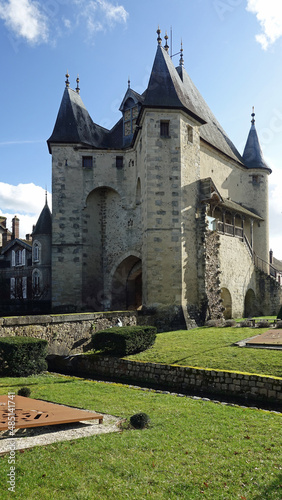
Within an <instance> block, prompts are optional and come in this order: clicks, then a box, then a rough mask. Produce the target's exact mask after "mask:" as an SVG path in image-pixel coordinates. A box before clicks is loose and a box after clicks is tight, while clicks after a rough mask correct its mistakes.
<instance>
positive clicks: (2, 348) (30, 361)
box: [0, 337, 48, 377]
mask: <svg viewBox="0 0 282 500" xmlns="http://www.w3.org/2000/svg"><path fill="white" fill-rule="evenodd" d="M47 345H48V343H47V340H43V339H35V338H32V337H1V338H0V375H2V376H10V377H26V376H29V375H36V374H38V373H40V372H42V371H44V370H47V362H46V361H45V358H46V356H47Z"/></svg>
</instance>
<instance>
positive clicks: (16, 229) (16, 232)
mask: <svg viewBox="0 0 282 500" xmlns="http://www.w3.org/2000/svg"><path fill="white" fill-rule="evenodd" d="M19 237H20V219H18V217H17V216H16V215H15V217H14V218H13V219H12V240H15V239H16V238H19Z"/></svg>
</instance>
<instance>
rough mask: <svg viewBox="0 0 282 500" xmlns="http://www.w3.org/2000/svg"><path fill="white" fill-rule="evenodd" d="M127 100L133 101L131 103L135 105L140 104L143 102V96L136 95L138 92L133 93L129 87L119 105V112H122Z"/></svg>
mask: <svg viewBox="0 0 282 500" xmlns="http://www.w3.org/2000/svg"><path fill="white" fill-rule="evenodd" d="M127 99H133V101H134V102H135V103H136V104H142V103H143V101H144V96H142V95H141V94H138V92H135V90H133V89H131V88H130V87H128V89H127V91H126V93H125V96H124V98H123V100H122V103H121V105H120V108H119V109H120V111H122V110H123V108H124V105H125V103H126V101H127Z"/></svg>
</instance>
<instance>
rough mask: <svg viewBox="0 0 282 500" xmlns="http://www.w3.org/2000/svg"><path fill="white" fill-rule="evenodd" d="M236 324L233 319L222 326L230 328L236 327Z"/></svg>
mask: <svg viewBox="0 0 282 500" xmlns="http://www.w3.org/2000/svg"><path fill="white" fill-rule="evenodd" d="M236 324H237V323H236V321H234V319H227V320H226V321H225V324H224V325H223V326H226V327H232V326H236Z"/></svg>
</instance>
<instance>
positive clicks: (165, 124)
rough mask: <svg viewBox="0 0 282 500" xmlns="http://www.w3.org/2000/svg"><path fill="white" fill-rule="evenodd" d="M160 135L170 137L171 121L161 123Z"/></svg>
mask: <svg viewBox="0 0 282 500" xmlns="http://www.w3.org/2000/svg"><path fill="white" fill-rule="evenodd" d="M160 134H161V137H169V121H161V123H160Z"/></svg>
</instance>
